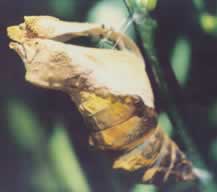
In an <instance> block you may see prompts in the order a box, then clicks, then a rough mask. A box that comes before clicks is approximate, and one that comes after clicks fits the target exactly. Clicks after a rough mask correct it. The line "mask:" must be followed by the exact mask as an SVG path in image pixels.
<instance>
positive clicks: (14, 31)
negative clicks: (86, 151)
mask: <svg viewBox="0 0 217 192" xmlns="http://www.w3.org/2000/svg"><path fill="white" fill-rule="evenodd" d="M7 32H8V36H9V38H10V39H11V40H12V42H10V45H9V46H10V48H11V49H13V50H15V51H16V52H17V54H18V55H19V56H20V57H21V59H22V60H23V62H24V64H25V69H26V75H25V78H26V80H27V81H28V82H30V83H32V84H34V85H36V86H40V87H43V88H46V89H55V90H60V91H63V92H65V93H67V94H68V95H69V96H70V97H71V99H72V101H73V102H74V103H75V104H76V106H77V108H78V110H79V111H80V113H81V115H82V116H83V117H84V119H85V121H86V122H87V124H88V127H90V130H91V133H90V136H89V143H90V145H92V146H94V147H95V148H97V149H100V150H104V151H115V152H118V154H119V155H118V156H117V157H116V159H114V162H113V168H114V169H121V170H125V171H127V172H134V171H137V170H140V169H142V170H144V175H143V178H142V181H143V182H152V181H153V180H154V179H155V178H156V176H157V175H158V174H161V180H162V181H167V180H168V178H169V177H173V178H176V179H178V180H183V181H188V180H193V179H194V178H195V174H194V172H193V168H192V163H191V162H190V161H189V160H187V158H186V156H185V154H184V153H183V152H182V151H181V150H180V149H179V148H178V146H177V145H176V144H175V143H174V142H173V141H172V140H171V139H170V138H169V137H168V136H167V135H166V134H165V133H164V131H163V130H162V129H161V128H160V127H159V125H158V121H157V113H156V110H155V105H154V96H153V91H152V88H151V85H150V81H149V78H148V75H147V73H146V70H145V63H144V59H143V57H142V55H141V53H140V50H139V49H138V47H137V45H136V44H135V43H134V41H133V40H132V39H130V38H129V37H128V36H126V35H124V34H122V33H121V32H115V31H113V30H111V29H109V28H106V27H105V26H103V25H100V24H94V23H79V22H66V21H61V20H59V19H58V18H55V17H51V16H27V17H24V23H21V24H20V25H15V26H10V27H8V29H7ZM78 37H98V38H107V39H109V40H110V41H113V42H115V44H116V45H117V47H118V49H103V48H90V47H85V46H78V45H73V44H69V43H67V42H68V41H69V40H70V39H75V38H78Z"/></svg>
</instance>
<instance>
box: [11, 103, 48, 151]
mask: <svg viewBox="0 0 217 192" xmlns="http://www.w3.org/2000/svg"><path fill="white" fill-rule="evenodd" d="M7 112H8V123H9V126H8V127H9V128H10V133H11V134H12V135H13V137H14V139H15V142H16V143H17V144H18V145H19V146H21V147H22V148H23V149H24V150H28V151H31V152H35V151H39V150H40V149H41V146H42V143H43V139H44V133H43V131H42V129H41V124H40V122H39V120H38V119H37V117H36V114H35V113H34V112H33V111H32V110H31V109H30V108H29V106H27V105H26V104H24V103H22V102H21V101H16V100H15V101H9V103H8V105H7Z"/></svg>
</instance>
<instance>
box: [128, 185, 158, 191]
mask: <svg viewBox="0 0 217 192" xmlns="http://www.w3.org/2000/svg"><path fill="white" fill-rule="evenodd" d="M132 192H157V189H156V187H155V186H154V185H145V184H137V185H135V186H134V188H133V190H132Z"/></svg>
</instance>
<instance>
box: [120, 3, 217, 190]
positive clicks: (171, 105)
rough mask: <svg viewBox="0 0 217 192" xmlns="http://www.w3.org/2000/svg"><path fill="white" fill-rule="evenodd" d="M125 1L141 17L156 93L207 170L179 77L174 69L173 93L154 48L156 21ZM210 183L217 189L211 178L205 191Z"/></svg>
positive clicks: (137, 28) (141, 35) (192, 154)
mask: <svg viewBox="0 0 217 192" xmlns="http://www.w3.org/2000/svg"><path fill="white" fill-rule="evenodd" d="M124 2H125V5H126V7H127V9H128V11H129V14H130V16H131V17H132V18H133V17H134V16H135V14H137V15H139V17H138V18H141V19H142V20H134V21H135V22H134V26H135V31H136V34H137V36H138V40H139V42H142V45H140V48H141V50H142V53H143V56H144V59H145V60H146V63H147V68H148V69H151V70H148V72H149V73H150V74H151V77H154V81H155V82H154V83H153V84H154V88H155V86H156V88H157V91H155V92H158V93H159V95H160V96H161V99H162V101H163V103H165V106H167V107H166V111H167V113H168V116H169V118H170V120H171V122H172V124H173V126H174V127H175V128H176V130H177V132H178V134H179V136H180V139H181V140H182V143H183V144H184V146H185V148H186V150H187V153H188V155H189V156H190V158H191V159H192V161H193V162H194V164H197V165H198V166H199V167H200V168H203V169H206V170H207V166H206V164H205V162H204V161H203V158H202V157H201V155H200V153H199V152H198V150H197V147H196V145H195V144H194V142H193V141H192V139H191V137H190V135H189V134H188V132H187V131H186V127H187V125H186V123H185V121H184V120H183V116H182V115H181V113H180V112H183V113H184V112H185V111H186V109H185V107H184V106H185V104H184V105H183V101H182V100H181V98H182V95H180V86H179V84H178V83H177V81H176V79H175V75H174V74H173V73H172V70H171V74H170V75H171V76H172V77H173V79H174V82H173V85H174V87H173V90H172V91H171V88H169V86H168V83H167V81H166V78H165V73H164V70H163V69H162V67H161V65H160V63H159V61H158V59H157V57H156V54H155V51H154V46H153V44H154V32H155V29H156V21H155V20H153V19H152V18H151V16H150V15H149V11H148V10H147V9H146V7H144V6H143V7H142V6H141V4H140V5H139V3H138V2H137V1H135V0H124ZM156 88H155V89H156ZM198 162H199V163H198ZM210 184H211V185H213V186H215V183H214V182H213V181H212V179H210V180H209V182H207V183H206V185H204V184H202V185H201V188H206V187H207V185H210ZM206 189H207V188H206ZM214 190H216V188H214ZM210 192H211V190H210Z"/></svg>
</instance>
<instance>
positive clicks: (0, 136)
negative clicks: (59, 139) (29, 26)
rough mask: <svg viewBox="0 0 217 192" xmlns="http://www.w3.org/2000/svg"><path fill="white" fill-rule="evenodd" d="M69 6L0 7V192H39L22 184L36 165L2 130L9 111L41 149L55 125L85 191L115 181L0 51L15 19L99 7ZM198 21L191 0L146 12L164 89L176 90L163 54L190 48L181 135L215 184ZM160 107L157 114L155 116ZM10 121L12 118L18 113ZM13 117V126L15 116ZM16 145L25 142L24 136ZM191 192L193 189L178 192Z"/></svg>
mask: <svg viewBox="0 0 217 192" xmlns="http://www.w3.org/2000/svg"><path fill="white" fill-rule="evenodd" d="M64 2H65V1H64ZM75 2H76V3H75V5H74V6H73V7H71V10H72V11H71V12H70V11H68V12H67V10H70V9H67V10H66V12H65V14H64V11H63V12H61V13H63V14H62V15H61V14H60V13H59V12H57V11H56V10H55V9H54V8H53V7H52V5H51V4H52V0H50V1H45V0H14V1H9V0H0V7H1V12H0V59H1V60H0V61H1V63H0V98H1V99H0V128H1V129H0V191H2V192H3V191H4V192H14V191H16V192H19V191H22V192H29V191H39V190H38V189H36V188H37V187H36V188H35V187H34V185H32V179H30V178H31V175H32V174H33V172H34V169H37V166H38V165H36V162H35V160H34V158H33V151H32V150H25V149H24V148H25V147H23V146H22V145H19V143H17V139H16V135H15V134H14V133H13V131H12V129H11V128H10V126H11V121H13V119H14V117H11V116H12V115H14V113H13V109H14V106H20V107H21V108H22V107H24V108H25V107H26V108H28V110H30V111H31V113H32V114H34V116H36V119H37V121H38V122H39V123H40V125H41V127H43V134H44V136H45V143H46V141H47V140H49V138H50V137H51V135H52V133H53V131H54V129H53V127H55V124H56V123H57V122H59V121H61V122H63V124H64V127H65V128H66V131H67V134H68V135H69V138H70V142H71V143H72V144H73V145H74V148H75V151H76V155H77V158H78V160H79V161H80V165H81V167H82V168H83V170H84V172H85V175H86V177H87V180H88V183H89V185H90V187H91V190H92V191H94V192H98V191H106V192H107V191H108V192H109V191H113V184H112V182H113V181H112V180H111V179H109V178H110V177H116V176H117V175H116V174H115V173H113V172H111V170H110V167H109V163H107V162H106V161H105V156H104V155H102V154H99V153H98V152H95V151H93V150H92V149H90V148H89V147H88V145H87V132H86V129H85V125H84V123H83V120H82V118H81V117H80V115H79V113H78V112H77V110H76V109H75V106H74V105H73V103H72V102H71V101H70V98H69V97H67V96H66V95H64V94H62V93H59V92H55V91H48V90H44V89H41V88H36V87H33V86H32V85H30V84H28V83H27V82H25V80H24V74H25V73H24V66H23V64H22V62H21V60H20V59H19V58H18V57H17V55H16V54H15V53H14V52H12V51H11V50H9V48H8V43H9V40H8V38H7V36H6V27H7V26H9V25H14V24H18V23H21V22H22V21H23V16H25V15H53V16H57V17H59V18H62V19H65V20H74V21H75V20H76V21H85V20H86V18H87V13H88V10H89V9H90V8H91V7H93V6H94V5H95V4H96V3H97V2H99V1H94V0H79V1H75ZM205 3H206V4H205V10H204V11H206V12H207V13H210V14H216V11H217V2H216V1H215V0H206V2H205ZM68 6H72V4H69V5H68ZM123 6H124V5H123ZM68 8H69V7H68ZM57 13H58V14H57ZM199 14H201V12H200V11H198V10H197V9H196V8H195V6H194V5H193V3H192V1H189V0H182V1H180V0H175V1H174V0H164V1H163V0H159V4H158V6H157V9H156V10H155V11H154V17H155V18H156V20H157V22H158V28H157V33H156V50H157V55H158V58H159V60H160V63H161V65H162V68H163V69H164V70H165V73H166V78H167V80H168V83H169V85H170V88H171V90H174V89H176V88H175V87H173V86H174V84H173V83H172V82H171V81H172V77H171V76H170V74H171V65H170V57H171V52H172V50H173V48H174V46H175V43H176V40H177V38H178V37H187V39H188V43H190V45H191V50H192V54H191V65H190V71H189V76H188V80H187V82H186V84H185V86H184V87H182V88H180V89H181V92H182V94H184V97H183V100H179V102H183V104H184V105H185V106H186V107H185V114H183V116H184V117H185V119H186V123H187V124H188V130H187V131H188V133H189V135H190V136H191V139H192V141H193V142H194V143H195V146H196V148H197V149H198V152H199V154H200V156H201V157H202V159H203V160H204V162H205V164H206V166H207V167H208V171H209V172H210V173H212V174H213V175H214V178H217V157H216V156H217V155H216V153H217V144H216V145H215V143H217V127H216V125H217V118H216V117H217V97H216V96H217V80H216V74H217V35H215V34H210V33H207V32H205V31H204V30H203V29H202V28H201V26H200V24H199V22H198V17H199ZM216 34H217V33H216ZM158 97H160V96H158ZM179 105H182V103H179ZM162 106H163V104H162ZM162 106H158V107H159V108H160V109H159V110H162V111H163V110H164V109H163V108H162V109H161V107H162ZM10 107H11V108H12V110H11V109H10ZM17 108H19V107H17ZM17 114H18V115H19V112H18V113H17ZM15 118H16V117H15ZM17 118H18V119H19V116H17ZM174 129H175V128H174ZM13 130H14V129H13ZM175 138H176V136H175ZM23 139H24V140H25V137H24V138H23ZM177 142H178V144H179V145H180V146H181V148H182V147H184V146H183V143H182V142H181V139H179V137H178V136H177ZM24 143H25V141H24ZM25 145H26V143H25ZM189 147H191V146H189ZM42 148H43V147H42ZM45 154H46V152H45ZM45 156H46V155H45ZM74 179H75V180H76V178H74ZM126 182H128V183H126ZM120 186H121V188H122V191H126V189H127V188H129V186H130V182H129V180H127V181H126V180H121V179H120ZM171 187H172V186H171ZM173 187H174V186H173ZM164 188H165V191H175V190H174V189H173V188H170V187H168V186H166V187H164ZM195 190H196V189H195V188H193V189H188V190H185V191H195ZM57 191H58V190H57ZM120 191H121V190H120ZM177 191H178V190H177ZM179 191H181V190H179ZM182 191H184V190H182Z"/></svg>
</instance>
